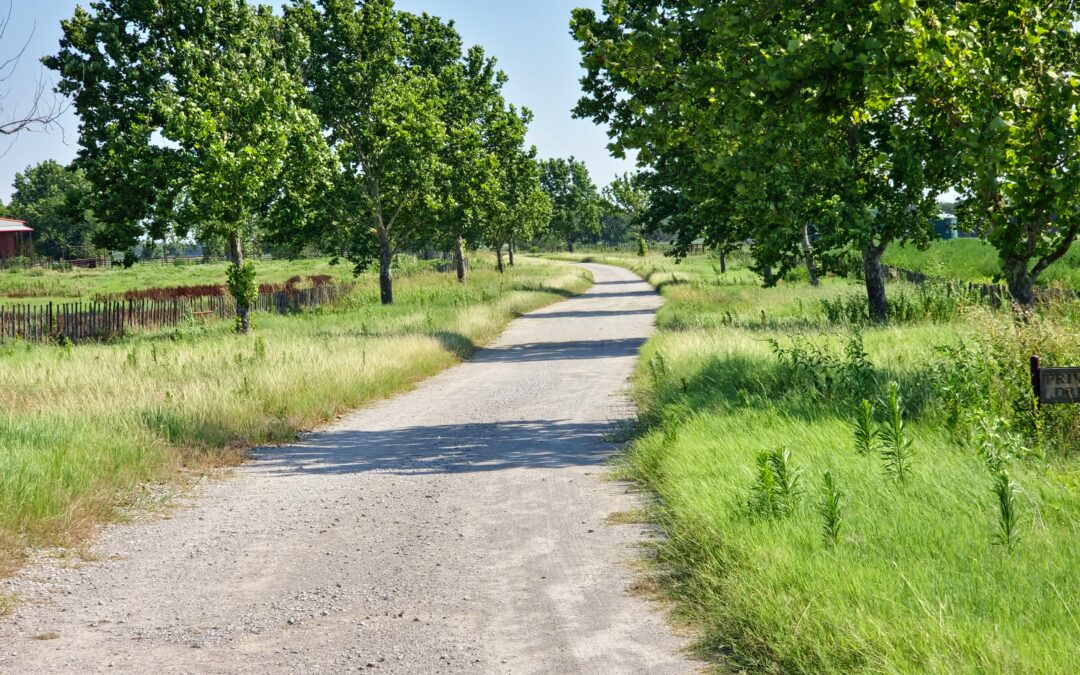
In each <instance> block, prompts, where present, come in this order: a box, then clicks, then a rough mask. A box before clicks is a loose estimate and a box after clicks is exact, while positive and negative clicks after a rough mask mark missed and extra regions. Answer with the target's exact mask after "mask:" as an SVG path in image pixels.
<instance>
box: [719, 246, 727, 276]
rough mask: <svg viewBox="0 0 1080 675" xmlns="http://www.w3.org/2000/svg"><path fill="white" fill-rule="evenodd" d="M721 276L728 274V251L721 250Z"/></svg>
mask: <svg viewBox="0 0 1080 675" xmlns="http://www.w3.org/2000/svg"><path fill="white" fill-rule="evenodd" d="M720 274H727V251H725V250H724V249H720Z"/></svg>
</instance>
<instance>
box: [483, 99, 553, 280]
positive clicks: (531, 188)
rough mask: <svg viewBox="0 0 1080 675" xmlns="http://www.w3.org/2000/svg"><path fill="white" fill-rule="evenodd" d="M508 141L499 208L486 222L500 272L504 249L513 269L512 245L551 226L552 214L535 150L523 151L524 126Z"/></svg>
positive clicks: (501, 173) (504, 155)
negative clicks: (541, 182)
mask: <svg viewBox="0 0 1080 675" xmlns="http://www.w3.org/2000/svg"><path fill="white" fill-rule="evenodd" d="M510 113H511V115H510V116H511V118H515V117H516V115H515V114H514V111H513V109H511V111H510ZM519 121H522V122H523V120H519ZM515 126H517V125H515ZM508 140H509V141H510V143H509V144H508V145H507V147H506V149H505V150H506V151H505V152H504V153H503V154H502V155H501V160H500V168H501V172H500V178H499V188H500V191H499V199H498V202H497V204H498V207H497V209H496V210H495V212H494V213H491V214H490V219H489V221H488V222H489V225H488V239H489V241H490V242H491V246H492V248H494V249H495V254H496V260H497V264H498V269H499V271H500V272H502V271H503V257H502V249H503V247H504V246H506V247H507V251H508V253H509V256H510V264H511V265H513V264H514V246H515V242H516V241H518V240H524V239H531V238H533V237H535V236H536V235H537V234H539V233H540V232H541V231H543V229H544V228H545V227H547V225H548V224H549V223H550V222H551V214H552V206H551V200H550V199H549V198H548V195H547V193H546V192H544V189H543V187H541V185H540V165H539V164H538V163H537V161H536V148H535V147H531V148H529V149H528V150H525V149H523V148H522V143H523V140H524V128H523V125H522V128H520V130H519V132H518V133H514V134H512V135H511V136H510V138H509V139H508ZM515 144H516V145H515Z"/></svg>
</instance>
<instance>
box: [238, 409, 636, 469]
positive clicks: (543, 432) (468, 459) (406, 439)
mask: <svg viewBox="0 0 1080 675" xmlns="http://www.w3.org/2000/svg"><path fill="white" fill-rule="evenodd" d="M618 430H619V423H617V422H602V423H575V422H567V421H563V420H529V421H517V422H500V423H475V424H449V425H433V426H413V427H405V428H399V429H389V430H380V431H368V430H364V431H357V430H351V431H340V432H326V433H319V434H315V435H313V436H312V437H311V438H309V439H307V440H304V441H301V442H300V443H297V444H294V445H291V446H288V447H285V448H266V449H261V450H257V451H256V453H255V456H256V457H257V459H258V460H259V461H258V464H257V465H256V467H255V468H256V470H258V471H260V472H263V473H266V474H269V475H271V476H279V477H288V476H295V475H319V474H338V475H345V474H356V473H367V472H376V471H377V472H385V473H392V474H397V475H415V474H444V473H472V472H485V471H501V470H506V469H517V468H534V469H553V468H561V467H569V466H600V465H602V464H604V463H605V462H606V461H607V460H608V459H609V458H610V457H611V456H612V454H613V453H614V452H615V451H616V449H617V446H616V445H615V444H614V442H613V441H612V440H610V439H612V437H613V436H614V434H616V432H617V431H618Z"/></svg>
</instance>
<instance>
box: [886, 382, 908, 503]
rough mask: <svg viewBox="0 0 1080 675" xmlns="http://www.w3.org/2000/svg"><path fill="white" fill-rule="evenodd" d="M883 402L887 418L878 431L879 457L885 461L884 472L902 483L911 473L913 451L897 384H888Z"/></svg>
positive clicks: (901, 397)
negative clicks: (879, 438)
mask: <svg viewBox="0 0 1080 675" xmlns="http://www.w3.org/2000/svg"><path fill="white" fill-rule="evenodd" d="M883 403H884V407H885V410H886V412H887V413H888V419H887V421H886V423H885V426H884V427H883V428H882V429H881V432H880V436H881V458H882V460H883V461H884V462H885V472H886V473H888V474H889V475H890V476H892V477H893V478H894V479H895V480H896V481H897V482H900V483H903V482H905V481H906V480H907V478H908V475H909V474H910V473H911V463H912V459H913V458H914V455H915V451H914V450H913V448H912V442H911V438H910V437H909V436H908V432H907V425H906V423H905V422H904V398H903V396H901V395H900V385H899V384H897V383H896V382H893V383H891V384H890V385H889V398H888V400H886V401H883Z"/></svg>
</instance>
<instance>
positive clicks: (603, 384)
mask: <svg viewBox="0 0 1080 675" xmlns="http://www.w3.org/2000/svg"><path fill="white" fill-rule="evenodd" d="M588 268H589V269H590V270H591V271H592V273H593V274H594V276H595V278H596V281H597V284H596V285H595V286H594V287H593V288H592V290H590V291H589V292H588V293H587V294H585V295H583V296H580V297H578V298H573V299H570V300H566V301H564V302H561V303H558V304H556V305H552V306H549V307H547V308H546V309H543V310H540V311H538V312H535V313H532V314H529V315H527V316H525V317H522V318H520V319H518V320H517V321H515V322H513V323H512V324H511V325H510V327H509V328H508V329H507V331H506V332H505V333H504V334H503V336H502V337H501V338H500V339H499V340H498V341H497V342H495V343H494V344H492V345H491V346H490V347H488V348H485V349H482V350H480V351H479V352H478V353H477V354H476V355H475V358H473V359H472V360H471V361H469V362H468V363H464V364H462V365H459V366H457V367H455V368H453V369H451V370H448V371H446V372H444V373H442V374H440V375H438V376H436V377H434V378H432V379H430V380H427V381H426V382H424V383H423V384H421V385H420V386H419V387H418V388H417V389H415V390H414V391H412V392H409V393H406V394H404V395H401V396H398V397H396V398H393V399H390V400H387V401H384V402H382V403H379V404H376V405H373V406H371V407H368V408H365V409H362V410H359V411H356V412H354V413H352V414H349V415H347V416H345V417H344V418H342V419H340V420H338V421H337V422H335V423H334V424H332V425H330V426H328V427H327V428H326V429H324V430H322V431H320V432H317V433H313V434H310V435H308V436H306V437H305V438H304V439H303V440H302V441H301V442H299V443H298V444H296V445H294V446H290V447H285V448H272V449H266V450H261V451H258V452H257V453H256V454H255V458H254V461H252V462H250V463H249V464H247V465H246V466H244V467H242V468H240V469H239V470H237V471H236V472H235V474H234V475H232V476H231V477H229V478H227V479H224V480H208V481H203V482H202V483H201V484H200V485H199V486H198V488H197V489H196V490H194V491H193V493H192V494H189V495H187V496H185V497H183V498H182V499H181V500H180V502H181V503H180V505H179V507H178V508H176V509H172V510H169V511H168V512H167V516H166V517H164V518H162V517H156V518H149V519H144V522H137V523H134V524H126V525H115V526H109V527H107V528H105V530H104V531H103V532H102V534H101V537H100V538H99V539H98V541H97V543H96V544H95V545H94V547H93V559H92V561H89V562H88V561H69V562H67V563H64V562H63V561H58V560H56V559H49V560H42V561H39V562H37V563H35V564H34V565H31V566H30V567H29V568H28V569H26V570H25V571H24V572H23V573H22V574H20V575H19V576H18V577H16V578H15V579H12V580H8V581H6V582H0V591H3V590H5V587H6V590H8V591H14V592H16V593H18V594H19V595H20V596H21V597H22V598H23V602H21V603H20V604H19V606H18V607H17V608H16V610H15V611H14V613H13V614H12V615H11V616H9V617H7V618H6V619H2V620H0V672H4V673H20V674H21V673H90V672H132V673H154V674H161V673H315V672H320V673H339V672H357V671H363V672H369V671H380V672H393V673H515V674H517V673H560V674H561V673H658V674H659V673H687V672H694V671H696V670H697V669H698V666H697V665H696V664H694V663H692V662H690V661H689V660H687V658H686V657H684V656H682V655H681V648H682V646H683V643H684V641H683V640H682V639H680V638H677V637H676V636H674V635H673V634H672V633H671V632H670V630H669V629H668V628H667V626H666V624H665V621H664V619H663V617H662V615H661V613H660V611H659V610H658V608H656V607H655V606H651V605H650V603H648V602H647V601H646V600H644V599H642V598H641V597H638V596H636V595H634V594H632V593H630V592H628V590H627V589H628V587H629V586H630V585H631V584H632V583H633V581H634V574H633V572H632V571H631V565H630V561H632V559H633V558H634V556H635V549H636V545H637V543H639V542H640V541H641V540H642V539H644V538H647V537H648V536H649V533H648V531H647V530H646V529H645V528H643V527H642V526H632V525H631V526H627V525H617V526H616V525H609V524H607V523H606V518H607V517H608V516H609V515H611V514H612V513H615V512H618V511H622V510H626V509H630V508H634V507H635V506H636V505H637V504H638V502H637V499H636V497H635V496H634V495H633V494H631V493H630V492H628V489H627V486H625V485H623V484H620V483H616V482H612V481H610V480H607V479H606V478H605V473H606V470H605V464H604V463H605V460H606V458H608V457H609V456H610V454H611V453H612V451H613V449H614V448H613V446H612V443H611V441H610V437H609V435H610V434H611V433H612V432H613V431H615V430H616V429H617V428H618V426H619V425H620V423H621V422H622V421H624V420H625V419H626V418H628V417H629V416H631V415H632V408H631V406H630V404H629V402H628V401H627V399H626V398H625V396H624V391H625V388H626V381H627V377H628V376H629V375H630V373H631V369H632V367H633V364H634V360H635V358H636V356H637V352H638V349H639V347H640V346H641V345H642V343H643V342H644V341H645V339H646V338H647V337H648V335H649V334H650V332H651V331H652V327H653V319H654V314H655V311H656V309H657V308H658V307H659V305H660V300H659V298H658V297H657V296H656V294H654V293H653V291H652V290H651V289H650V287H649V286H648V285H646V284H645V283H644V282H642V281H641V280H640V279H638V278H637V277H635V276H633V275H632V274H630V273H629V272H626V271H624V270H621V269H617V268H613V267H606V266H600V265H589V266H588Z"/></svg>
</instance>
